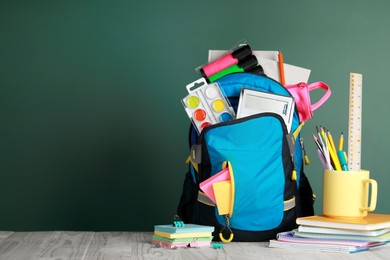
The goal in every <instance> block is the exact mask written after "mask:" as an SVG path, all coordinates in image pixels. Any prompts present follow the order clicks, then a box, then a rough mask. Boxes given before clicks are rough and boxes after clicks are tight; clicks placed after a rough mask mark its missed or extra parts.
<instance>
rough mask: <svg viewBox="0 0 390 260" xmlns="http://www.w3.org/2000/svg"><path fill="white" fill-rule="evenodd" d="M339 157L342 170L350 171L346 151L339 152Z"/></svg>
mask: <svg viewBox="0 0 390 260" xmlns="http://www.w3.org/2000/svg"><path fill="white" fill-rule="evenodd" d="M337 156H338V157H339V160H340V164H341V169H342V170H343V171H348V170H349V169H348V164H347V160H346V159H345V154H344V151H343V150H338V151H337Z"/></svg>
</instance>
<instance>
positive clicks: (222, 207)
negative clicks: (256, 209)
mask: <svg viewBox="0 0 390 260" xmlns="http://www.w3.org/2000/svg"><path fill="white" fill-rule="evenodd" d="M213 190H214V194H215V201H216V204H217V209H218V214H219V215H226V214H231V208H230V207H231V203H232V185H231V182H230V180H229V181H221V182H215V183H213Z"/></svg>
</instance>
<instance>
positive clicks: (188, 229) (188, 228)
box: [154, 224, 214, 234]
mask: <svg viewBox="0 0 390 260" xmlns="http://www.w3.org/2000/svg"><path fill="white" fill-rule="evenodd" d="M154 230H156V231H160V232H165V233H170V234H183V233H195V232H213V231H214V227H213V226H204V225H198V224H185V225H184V227H175V226H174V225H155V226H154Z"/></svg>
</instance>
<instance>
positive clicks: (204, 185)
mask: <svg viewBox="0 0 390 260" xmlns="http://www.w3.org/2000/svg"><path fill="white" fill-rule="evenodd" d="M227 180H230V172H229V168H225V169H223V170H222V171H219V172H218V173H216V174H214V175H213V176H211V177H210V178H208V179H207V180H205V181H203V182H201V183H200V184H199V187H200V189H201V190H202V191H203V192H204V193H205V194H206V195H207V197H209V199H210V200H211V201H212V202H214V203H217V202H216V200H215V195H214V190H213V183H215V182H220V181H227Z"/></svg>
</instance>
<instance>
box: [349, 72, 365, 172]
mask: <svg viewBox="0 0 390 260" xmlns="http://www.w3.org/2000/svg"><path fill="white" fill-rule="evenodd" d="M362 87H363V76H362V74H358V73H350V75H349V121H348V167H349V170H350V171H359V170H360V169H361V151H362V147H361V140H362V139H361V138H362V93H363V92H362Z"/></svg>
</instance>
